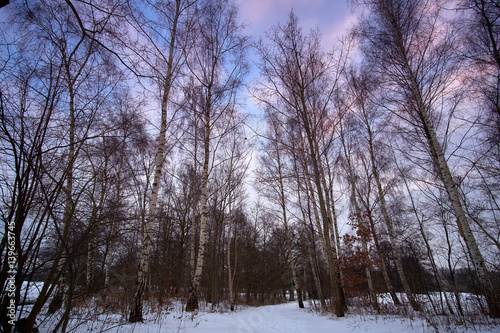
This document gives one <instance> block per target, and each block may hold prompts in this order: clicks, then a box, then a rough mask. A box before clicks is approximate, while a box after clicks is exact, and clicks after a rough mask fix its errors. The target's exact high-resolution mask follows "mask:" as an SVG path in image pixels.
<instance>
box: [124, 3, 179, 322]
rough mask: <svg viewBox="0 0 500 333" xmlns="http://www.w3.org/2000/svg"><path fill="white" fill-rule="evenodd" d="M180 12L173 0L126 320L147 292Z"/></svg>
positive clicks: (138, 317) (138, 314)
mask: <svg viewBox="0 0 500 333" xmlns="http://www.w3.org/2000/svg"><path fill="white" fill-rule="evenodd" d="M180 14H181V4H180V0H177V1H176V11H175V16H174V18H173V23H172V31H171V36H170V45H169V53H168V61H167V72H166V76H165V81H164V83H163V96H162V101H161V124H160V135H159V137H158V148H157V151H156V157H155V163H156V165H155V174H154V179H153V188H152V190H151V198H150V201H149V215H148V218H147V220H146V225H145V226H144V230H143V234H142V242H141V246H142V247H141V259H140V262H139V272H138V277H137V283H136V285H135V291H134V298H133V302H132V306H131V310H130V316H129V322H131V323H135V322H139V321H140V322H142V321H143V318H142V306H143V301H144V293H145V291H146V285H147V280H148V277H149V264H150V262H149V261H150V254H151V234H152V232H153V225H154V221H155V219H156V209H157V204H158V190H159V188H160V181H161V174H162V170H163V161H164V158H165V141H166V133H167V105H168V99H169V95H170V89H171V87H172V80H173V64H174V49H175V42H176V39H177V24H178V20H179V17H180Z"/></svg>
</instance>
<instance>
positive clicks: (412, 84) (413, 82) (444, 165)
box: [383, 11, 500, 318]
mask: <svg viewBox="0 0 500 333" xmlns="http://www.w3.org/2000/svg"><path fill="white" fill-rule="evenodd" d="M383 14H384V15H385V16H387V17H392V13H389V12H387V11H386V12H384V13H383ZM392 28H393V29H392V30H393V36H392V37H393V40H394V46H395V47H396V48H397V51H398V52H399V56H400V58H401V71H403V73H405V76H406V82H408V83H407V87H406V88H408V89H409V90H410V91H411V93H412V96H413V98H414V99H415V102H416V111H417V113H418V117H419V118H420V123H421V127H422V129H423V131H424V134H425V138H426V139H427V143H428V147H429V155H430V156H431V158H432V162H433V164H434V167H435V170H436V171H437V172H438V175H439V177H440V178H441V180H442V182H443V184H444V187H445V189H446V193H447V194H448V197H449V199H450V202H451V204H452V207H453V211H454V214H455V217H456V219H457V221H456V222H457V226H458V228H459V230H460V235H461V236H462V238H463V239H464V242H465V245H466V246H467V250H468V252H469V256H470V259H471V261H472V264H473V265H474V268H475V269H476V273H477V275H478V277H479V280H480V283H481V288H482V291H483V293H484V295H485V297H486V301H487V303H488V307H489V310H490V316H491V317H492V318H500V296H498V293H497V292H496V291H495V288H494V287H493V283H492V281H491V278H490V275H489V272H488V269H487V267H486V263H485V261H484V259H483V256H482V254H481V251H480V250H479V246H478V244H477V241H476V238H475V237H474V234H473V233H472V229H471V228H470V224H469V221H468V219H467V216H466V214H465V211H464V208H463V206H462V202H461V200H460V194H459V192H458V189H457V185H456V184H455V181H454V180H453V176H452V174H451V171H450V169H449V167H448V162H447V161H446V158H445V156H444V152H443V149H442V147H441V144H440V142H439V140H438V138H437V135H436V132H435V129H434V126H433V125H432V122H431V120H430V117H429V113H428V105H426V104H425V102H424V98H423V96H422V91H421V87H420V85H419V83H418V82H417V79H416V75H415V73H414V71H413V69H412V68H411V65H410V61H409V60H408V52H407V47H406V45H405V43H404V41H403V37H402V35H401V31H400V29H399V28H400V27H399V26H397V25H396V26H394V27H392Z"/></svg>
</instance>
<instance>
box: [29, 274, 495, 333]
mask: <svg viewBox="0 0 500 333" xmlns="http://www.w3.org/2000/svg"><path fill="white" fill-rule="evenodd" d="M41 286H42V283H32V284H31V285H30V287H29V288H28V290H27V291H28V292H27V296H28V297H27V299H28V300H29V301H31V302H34V301H35V299H36V297H37V296H38V290H39V289H40V288H41ZM26 287H27V285H26V284H25V285H24V286H23V294H24V292H26ZM438 295H439V294H437V293H436V294H435V295H434V298H435V300H434V301H435V303H436V304H438V297H439V296H438ZM399 297H400V299H401V300H404V296H403V295H402V294H399ZM475 299H476V298H475V296H473V295H469V294H462V302H463V303H464V304H466V305H467V308H468V309H469V310H472V311H473V312H475V311H474V310H473V308H474V307H477V302H475ZM425 300H426V298H421V299H419V301H420V302H421V304H425ZM171 301H172V303H171V305H170V306H168V309H167V308H165V309H163V310H159V309H157V308H156V309H154V310H151V309H150V310H146V311H145V313H144V317H145V321H144V322H143V323H135V324H131V323H128V322H127V313H120V314H118V313H116V314H109V311H108V313H107V314H99V313H98V312H99V311H102V310H99V309H98V308H99V306H97V304H96V303H94V302H95V300H94V301H91V302H92V303H87V304H86V306H83V307H78V308H75V310H74V312H73V314H72V317H73V320H70V324H69V327H68V330H67V331H68V332H75V333H84V332H110V333H113V332H117V333H121V332H123V333H132V332H137V333H143V332H144V333H154V332H169V333H170V332H185V333H230V332H231V333H253V332H256V333H280V332H283V333H300V332H304V333H324V332H325V333H326V332H328V333H332V332H333V333H347V332H349V333H350V332H370V333H382V332H384V333H385V332H388V333H390V332H394V333H396V332H476V333H483V332H484V333H485V332H500V321H492V320H491V319H489V318H486V317H484V316H483V317H482V319H481V321H483V322H484V321H486V322H485V325H479V324H477V323H476V324H474V325H472V324H470V323H467V324H466V325H460V326H458V325H457V324H456V323H454V322H453V320H454V319H453V318H456V317H449V316H439V317H436V316H434V317H431V318H427V320H426V319H425V318H423V317H422V316H421V315H416V314H415V313H413V312H412V311H410V312H407V313H406V314H403V313H400V314H397V310H395V309H399V311H402V308H394V309H393V310H392V311H395V312H394V314H391V315H388V314H385V315H374V314H367V313H365V312H366V310H360V309H359V308H358V309H356V307H351V308H350V312H348V313H347V314H346V316H345V317H343V318H336V317H335V316H334V315H332V314H331V313H328V314H325V315H321V314H319V313H318V312H315V311H312V310H311V307H312V304H311V303H310V302H306V303H305V304H306V309H299V308H298V304H297V302H289V303H284V304H278V305H268V306H260V307H249V306H237V307H236V311H235V312H232V313H231V312H229V311H227V310H224V311H212V309H211V306H210V305H207V303H205V302H200V307H201V309H200V311H199V312H198V313H186V312H184V311H183V309H184V307H185V304H183V303H182V302H181V300H180V299H171ZM31 302H29V303H31ZM379 303H380V304H383V305H384V306H386V309H390V308H391V305H389V304H388V303H390V302H389V296H388V295H386V294H379ZM475 304H476V305H475ZM426 305H427V306H428V304H426ZM223 308H224V309H226V308H227V306H226V307H224V306H223ZM406 308H407V307H406ZM30 309H31V304H30V305H27V306H25V309H24V310H25V315H27V313H28V312H29V310H30ZM361 313H363V314H361ZM426 313H430V312H426ZM470 314H471V315H472V313H470ZM476 315H477V312H476ZM56 317H59V316H58V315H55V316H51V317H45V318H44V316H43V315H40V317H39V319H38V320H37V322H38V324H39V326H38V327H39V332H40V333H48V332H52V330H53V328H54V325H55V322H57V320H58V318H56ZM42 318H43V320H42V322H40V319H42ZM430 322H431V323H432V325H431V324H429V323H430Z"/></svg>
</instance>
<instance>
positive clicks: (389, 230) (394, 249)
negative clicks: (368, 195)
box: [367, 128, 421, 311]
mask: <svg viewBox="0 0 500 333" xmlns="http://www.w3.org/2000/svg"><path fill="white" fill-rule="evenodd" d="M367 131H368V146H369V151H370V159H371V162H372V173H373V178H374V179H375V184H376V185H377V191H378V198H379V202H380V208H381V210H382V216H383V218H384V222H385V226H386V228H387V233H388V234H389V242H390V244H391V249H392V253H393V254H394V263H395V264H396V269H397V271H398V275H399V278H400V279H401V283H402V284H403V289H404V291H405V294H406V297H407V298H408V301H409V302H410V305H411V307H412V308H413V310H415V311H420V310H421V307H420V304H418V302H417V301H416V300H415V298H414V297H413V294H412V292H411V290H410V285H409V284H408V280H407V279H406V275H405V273H404V271H403V265H402V264H401V256H400V253H399V250H398V248H397V245H396V237H395V236H394V230H393V228H392V221H391V219H390V217H389V213H388V211H387V204H386V201H385V194H384V191H383V189H382V183H381V181H380V175H379V173H378V168H377V165H376V163H377V162H376V159H375V151H374V147H373V137H372V133H371V130H370V128H368V129H367Z"/></svg>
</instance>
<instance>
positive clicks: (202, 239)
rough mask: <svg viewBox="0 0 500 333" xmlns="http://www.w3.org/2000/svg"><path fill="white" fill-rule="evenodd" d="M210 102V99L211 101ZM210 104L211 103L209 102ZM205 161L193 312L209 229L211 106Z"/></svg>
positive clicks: (207, 115)
mask: <svg viewBox="0 0 500 333" xmlns="http://www.w3.org/2000/svg"><path fill="white" fill-rule="evenodd" d="M209 103H210V101H209ZM209 105H210V104H209ZM204 153H205V156H204V162H203V176H202V185H201V221H200V242H199V246H198V259H197V260H196V266H195V270H194V275H193V278H192V280H191V286H190V287H189V292H188V299H187V303H186V311H187V312H192V311H195V310H197V309H198V287H199V286H200V282H201V273H202V271H203V263H204V259H205V244H206V235H205V234H206V229H207V216H208V208H207V188H208V169H209V164H210V108H208V109H207V110H206V111H205V140H204Z"/></svg>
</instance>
